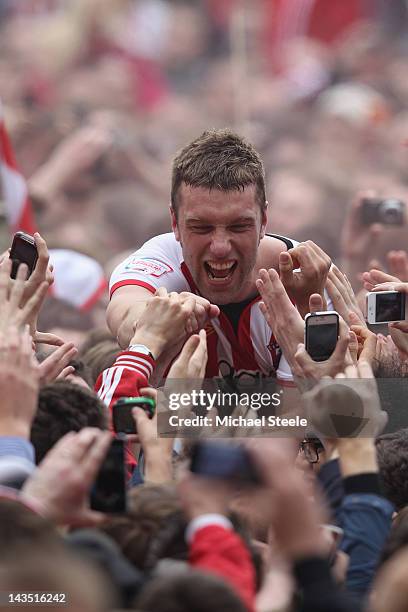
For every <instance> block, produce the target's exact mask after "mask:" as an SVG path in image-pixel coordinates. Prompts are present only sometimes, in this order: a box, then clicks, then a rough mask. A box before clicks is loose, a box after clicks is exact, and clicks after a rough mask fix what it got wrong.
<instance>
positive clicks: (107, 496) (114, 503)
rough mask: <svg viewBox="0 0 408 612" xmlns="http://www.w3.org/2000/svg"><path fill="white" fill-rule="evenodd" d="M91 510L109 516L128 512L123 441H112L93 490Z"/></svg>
mask: <svg viewBox="0 0 408 612" xmlns="http://www.w3.org/2000/svg"><path fill="white" fill-rule="evenodd" d="M91 509H92V510H97V511H98V512H106V513H108V514H120V513H123V512H126V472H125V450H124V441H123V440H119V439H114V440H112V444H111V445H110V447H109V450H108V452H107V455H106V457H105V460H104V462H103V464H102V466H101V469H100V470H99V474H98V476H97V477H96V480H95V483H94V486H93V487H92V490H91Z"/></svg>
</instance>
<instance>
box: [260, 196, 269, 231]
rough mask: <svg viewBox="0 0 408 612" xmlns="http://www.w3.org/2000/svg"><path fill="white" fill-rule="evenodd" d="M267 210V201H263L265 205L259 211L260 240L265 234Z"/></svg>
mask: <svg viewBox="0 0 408 612" xmlns="http://www.w3.org/2000/svg"><path fill="white" fill-rule="evenodd" d="M267 210H268V202H267V201H266V202H265V206H264V208H263V209H262V212H261V215H262V217H261V233H260V239H261V240H262V238H263V237H264V236H265V232H266V225H267V223H268V215H267Z"/></svg>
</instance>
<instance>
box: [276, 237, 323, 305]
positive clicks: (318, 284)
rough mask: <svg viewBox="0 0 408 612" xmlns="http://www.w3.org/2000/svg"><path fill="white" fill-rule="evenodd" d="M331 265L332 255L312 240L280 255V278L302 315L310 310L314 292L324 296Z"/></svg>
mask: <svg viewBox="0 0 408 612" xmlns="http://www.w3.org/2000/svg"><path fill="white" fill-rule="evenodd" d="M330 265H331V259H330V257H329V256H328V255H327V254H326V253H325V252H324V251H323V250H322V249H321V248H320V247H318V246H317V244H315V243H314V242H312V241H311V240H307V241H306V242H302V243H300V244H299V245H298V246H296V247H294V248H293V249H289V251H284V252H282V253H281V254H280V255H279V275H280V279H281V281H282V284H283V286H284V287H285V289H286V292H287V293H288V295H289V297H290V299H291V300H293V301H294V302H295V304H296V306H297V308H298V310H299V312H300V313H301V314H302V316H304V315H305V314H306V313H308V312H309V298H310V296H311V295H312V294H313V293H318V294H319V295H321V296H322V297H323V292H324V287H325V285H326V279H327V274H328V272H329V269H330Z"/></svg>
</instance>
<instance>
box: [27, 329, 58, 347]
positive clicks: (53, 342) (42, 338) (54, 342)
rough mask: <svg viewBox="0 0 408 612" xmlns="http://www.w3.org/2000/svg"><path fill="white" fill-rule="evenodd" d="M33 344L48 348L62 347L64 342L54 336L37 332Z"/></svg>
mask: <svg viewBox="0 0 408 612" xmlns="http://www.w3.org/2000/svg"><path fill="white" fill-rule="evenodd" d="M34 342H35V343H36V344H48V345H49V346H62V345H63V344H64V342H65V340H63V339H62V338H60V337H59V336H56V335H55V334H48V333H45V332H39V331H37V332H35V335H34Z"/></svg>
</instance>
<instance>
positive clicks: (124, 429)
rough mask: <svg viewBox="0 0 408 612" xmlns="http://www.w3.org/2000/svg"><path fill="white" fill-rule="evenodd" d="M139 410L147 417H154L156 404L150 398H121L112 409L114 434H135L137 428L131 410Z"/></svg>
mask: <svg viewBox="0 0 408 612" xmlns="http://www.w3.org/2000/svg"><path fill="white" fill-rule="evenodd" d="M136 407H137V408H141V409H142V410H144V411H145V412H146V414H147V416H148V417H149V419H152V418H153V417H154V412H155V410H156V402H155V401H154V400H153V399H151V398H150V397H121V398H119V399H118V401H117V402H115V403H114V404H113V407H112V422H113V429H114V431H115V432H116V433H124V434H135V433H137V427H136V422H135V419H134V418H133V415H132V410H133V408H136Z"/></svg>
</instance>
